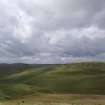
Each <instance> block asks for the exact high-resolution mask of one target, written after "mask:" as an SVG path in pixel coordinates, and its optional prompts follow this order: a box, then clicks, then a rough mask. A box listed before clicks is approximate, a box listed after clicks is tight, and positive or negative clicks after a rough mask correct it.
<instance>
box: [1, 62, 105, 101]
mask: <svg viewBox="0 0 105 105" xmlns="http://www.w3.org/2000/svg"><path fill="white" fill-rule="evenodd" d="M39 93H52V94H53V93H66V94H69V93H72V94H75V93H76V94H100V95H102V94H104V95H105V63H95V62H94V63H92V62H91V63H88V62H87V63H75V64H58V65H57V64H55V65H28V64H11V65H10V64H1V65H0V100H4V99H12V98H18V97H20V96H24V95H30V94H39Z"/></svg>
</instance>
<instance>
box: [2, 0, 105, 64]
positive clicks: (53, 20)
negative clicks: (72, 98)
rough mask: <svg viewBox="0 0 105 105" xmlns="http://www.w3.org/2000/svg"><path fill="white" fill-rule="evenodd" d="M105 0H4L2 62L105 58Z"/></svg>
mask: <svg viewBox="0 0 105 105" xmlns="http://www.w3.org/2000/svg"><path fill="white" fill-rule="evenodd" d="M104 19H105V0H45V1H42V0H1V1H0V62H8V63H12V62H25V63H67V62H79V61H98V60H100V61H104V60H105V47H104V45H105V21H104Z"/></svg>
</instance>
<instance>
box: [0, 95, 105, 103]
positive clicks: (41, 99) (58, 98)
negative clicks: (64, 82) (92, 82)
mask: <svg viewBox="0 0 105 105" xmlns="http://www.w3.org/2000/svg"><path fill="white" fill-rule="evenodd" d="M0 105H105V96H99V95H97V96H96V95H72V94H39V95H30V96H26V97H22V98H20V99H19V98H18V99H15V100H9V101H4V102H1V103H0Z"/></svg>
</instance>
